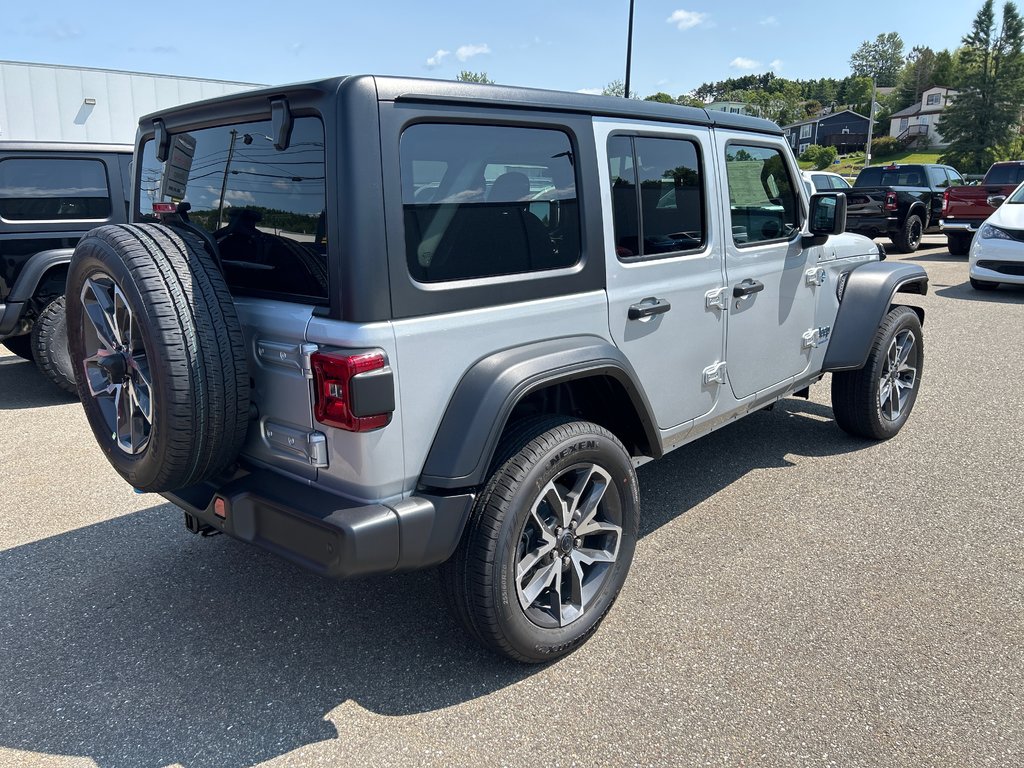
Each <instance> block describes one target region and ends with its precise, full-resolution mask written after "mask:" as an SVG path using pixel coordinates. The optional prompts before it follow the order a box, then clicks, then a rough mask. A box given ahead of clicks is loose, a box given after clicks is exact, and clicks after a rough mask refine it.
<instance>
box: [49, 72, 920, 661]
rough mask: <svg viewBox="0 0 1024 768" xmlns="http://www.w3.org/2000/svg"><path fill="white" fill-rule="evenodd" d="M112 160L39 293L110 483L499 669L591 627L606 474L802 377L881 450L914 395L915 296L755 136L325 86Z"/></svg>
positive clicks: (796, 390) (621, 110) (764, 134)
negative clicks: (408, 595)
mask: <svg viewBox="0 0 1024 768" xmlns="http://www.w3.org/2000/svg"><path fill="white" fill-rule="evenodd" d="M135 158H136V159H135V168H134V172H135V184H134V192H133V200H132V221H133V222H134V223H133V224H128V225H111V226H104V227H100V228H98V229H94V230H93V231H92V232H90V233H89V234H88V235H87V236H86V237H85V238H84V239H83V240H82V241H81V242H80V243H79V245H78V247H77V249H76V251H75V255H74V259H73V261H72V264H71V267H70V272H69V276H68V285H67V300H68V309H67V312H68V324H69V325H68V327H69V339H70V342H69V343H70V350H71V355H72V358H73V361H74V368H75V373H76V376H77V386H78V390H79V393H80V395H81V397H82V401H83V404H84V407H85V410H86V413H87V415H88V419H89V422H90V424H91V426H92V429H93V431H94V432H95V435H96V439H97V441H98V442H99V444H100V446H101V448H102V449H103V451H104V452H105V453H106V455H107V457H108V459H109V460H110V462H111V464H112V465H113V466H114V468H115V469H116V470H117V471H118V472H119V473H120V474H121V475H122V476H123V477H124V478H125V480H127V481H128V482H129V483H131V484H132V485H133V486H135V487H136V488H137V489H139V490H141V491H155V492H158V493H161V494H163V495H164V496H165V497H166V498H168V499H170V500H171V501H173V502H174V503H175V504H177V505H179V506H180V507H182V508H183V509H184V510H185V521H186V524H187V526H188V528H189V529H190V530H191V531H193V532H199V533H211V532H215V531H217V532H223V533H226V534H228V535H230V536H233V537H235V538H238V539H242V540H245V541H249V542H252V543H254V544H257V545H259V546H261V547H264V548H266V549H269V550H271V551H274V552H277V553H278V554H280V555H282V556H283V557H286V558H288V559H290V560H293V561H295V562H297V563H300V564H302V565H304V566H306V567H307V568H309V569H311V570H314V571H317V572H320V573H323V574H329V575H332V576H338V577H349V576H362V575H366V574H378V573H387V572H391V571H395V570H407V569H414V568H426V567H429V566H440V572H441V576H442V581H443V584H444V588H445V592H446V594H447V596H448V600H449V603H450V605H451V608H452V610H453V611H454V613H455V615H457V616H458V618H459V619H460V620H461V621H462V623H463V624H464V625H465V627H466V628H467V630H468V631H469V632H470V633H471V634H473V635H474V636H475V637H476V638H477V639H479V640H480V641H481V642H482V643H484V644H485V645H486V646H488V647H490V648H492V649H493V650H495V651H496V652H498V653H500V654H504V655H507V656H509V657H512V658H514V659H518V660H521V661H526V662H539V661H546V660H550V659H553V658H556V657H558V656H560V655H562V654H565V653H568V652H570V651H572V650H573V649H575V648H576V647H578V646H579V645H580V644H582V643H583V642H584V641H585V640H586V639H587V637H589V635H590V634H591V633H592V632H593V631H594V630H595V629H596V628H597V626H598V624H599V623H600V621H601V619H602V618H603V617H604V615H605V614H606V613H607V611H608V610H609V609H610V607H611V605H612V603H613V602H614V600H615V598H616V596H617V595H618V593H619V590H620V589H621V587H622V585H623V582H624V580H625V578H626V573H627V571H628V569H629V565H630V562H631V560H632V556H633V551H634V548H635V545H636V539H637V528H638V519H639V515H640V510H639V508H638V506H639V505H638V493H637V482H636V473H635V468H636V467H637V466H639V465H641V464H642V463H644V462H646V461H649V460H651V459H656V458H658V457H660V456H662V455H663V454H665V453H666V452H668V451H670V450H672V449H673V448H677V447H679V446H681V445H683V444H685V443H687V442H689V441H691V440H695V439H696V438H698V437H700V436H701V435H704V434H706V433H708V432H710V431H712V430H714V429H717V428H718V427H720V426H723V425H725V424H727V423H729V422H731V421H733V420H734V419H736V418H738V417H741V416H744V415H746V414H748V413H750V412H752V411H756V410H759V409H762V408H765V407H767V406H770V405H771V404H772V403H774V402H775V401H777V400H779V399H780V398H783V397H787V396H791V395H797V396H800V395H803V396H807V393H808V390H809V387H810V386H811V385H812V384H814V383H815V382H817V381H818V380H819V379H821V377H822V375H823V374H824V373H825V372H833V375H832V397H833V404H834V409H835V415H836V421H837V422H838V424H839V426H840V427H841V428H843V429H844V430H846V431H847V432H850V433H852V434H854V435H857V436H861V437H866V438H871V439H887V438H890V437H893V436H894V435H895V434H896V433H897V432H899V430H900V428H901V427H902V426H903V424H904V422H905V421H906V420H907V418H908V416H909V414H910V411H911V409H912V408H913V406H914V401H915V398H916V396H917V392H918V389H919V387H920V381H921V372H922V364H923V360H924V358H923V346H922V333H921V321H922V320H923V313H922V312H921V310H920V309H919V308H912V307H906V306H900V305H899V304H897V303H896V302H897V296H896V294H897V293H899V292H904V293H918V294H924V293H925V292H926V290H927V284H928V279H927V276H926V274H925V272H924V270H922V269H921V268H920V267H918V266H916V265H910V264H893V263H888V262H883V261H881V259H883V258H884V252H883V251H881V249H880V248H878V247H877V246H876V245H875V244H874V243H873V242H872V241H870V240H867V239H866V238H863V237H859V236H857V235H850V234H843V228H844V223H845V212H846V200H845V197H844V196H843V195H842V194H838V193H831V194H819V195H814V196H812V197H810V198H809V199H808V197H807V196H806V192H805V191H804V189H803V185H802V184H801V182H800V173H799V169H798V168H797V165H796V163H795V161H794V159H793V156H792V153H791V151H790V149H789V147H788V146H787V144H786V141H785V139H784V137H783V136H782V132H781V131H780V129H779V128H778V127H777V126H776V125H775V124H773V123H769V122H766V121H762V120H757V119H753V118H749V117H744V116H738V115H730V114H725V113H720V112H705V111H704V110H700V109H691V108H685V107H678V106H669V105H663V104H656V103H650V102H637V101H630V100H625V99H612V98H603V97H592V96H583V95H580V94H569V93H556V92H549V91H538V90H527V89H521V88H506V87H496V86H478V85H472V84H464V83H452V82H434V81H428V80H415V79H400V78H385V77H369V76H361V77H342V78H337V79H332V80H325V81H321V82H314V83H306V84H300V85H294V86H287V87H282V88H273V89H267V90H262V91H256V92H248V93H244V94H240V95H235V96H230V97H226V98H221V99H216V100H211V101H205V102H201V103H197V104H192V105H187V106H183V107H179V108H175V109H171V110H167V111H164V112H160V113H157V114H154V115H149V116H147V117H145V118H143V119H142V121H141V123H140V126H139V134H138V140H137V146H136V154H135Z"/></svg>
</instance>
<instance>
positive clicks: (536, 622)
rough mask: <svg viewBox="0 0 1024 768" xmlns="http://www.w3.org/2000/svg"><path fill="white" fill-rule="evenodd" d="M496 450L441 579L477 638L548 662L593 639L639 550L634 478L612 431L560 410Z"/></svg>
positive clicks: (518, 656) (498, 649)
mask: <svg viewBox="0 0 1024 768" xmlns="http://www.w3.org/2000/svg"><path fill="white" fill-rule="evenodd" d="M498 455H499V459H498V460H497V461H498V463H496V466H495V468H494V471H493V474H492V475H491V477H490V479H489V480H488V482H487V485H486V486H485V488H484V490H483V492H482V493H481V494H480V496H479V498H478V499H477V502H476V504H475V506H474V509H473V513H472V515H471V518H470V521H469V523H468V524H467V527H466V531H465V533H464V535H463V539H462V542H461V544H460V545H459V548H458V550H457V551H456V553H455V555H454V556H453V557H452V559H451V560H449V561H448V562H447V563H445V564H444V565H443V566H442V569H441V573H442V579H443V581H444V585H445V589H446V591H447V593H448V598H449V603H450V605H451V606H452V607H453V609H454V612H455V614H456V616H457V617H458V618H459V619H460V620H461V621H462V623H463V625H464V626H465V627H466V629H467V630H468V631H469V632H470V634H472V635H473V636H474V637H476V638H477V639H478V640H479V641H480V642H481V643H483V644H484V645H485V646H487V647H488V648H490V649H491V650H493V651H495V652H496V653H499V654H502V655H504V656H508V657H510V658H512V659H516V660H518V661H523V662H530V663H536V662H545V661H551V660H553V659H556V658H558V657H560V656H563V655H565V654H567V653H570V652H572V651H573V650H575V649H576V648H578V647H579V646H580V645H582V644H583V643H584V642H585V641H586V640H587V638H588V637H590V635H591V634H592V633H593V632H594V631H595V630H596V629H597V627H598V625H599V624H600V622H601V620H602V619H603V618H604V616H605V614H607V612H608V610H609V609H610V608H611V606H612V604H613V603H614V601H615V598H616V597H617V596H618V593H619V590H620V589H621V588H622V585H623V583H624V581H625V578H626V573H627V572H628V570H629V565H630V563H631V562H632V559H633V550H634V548H635V546H636V537H637V525H638V519H639V500H638V496H637V488H636V474H635V473H634V471H633V463H632V459H631V458H630V456H629V454H628V453H627V452H626V449H625V448H623V446H622V444H621V443H620V442H619V441H618V440H617V439H616V438H615V436H614V435H612V434H611V433H610V432H608V431H607V430H605V429H604V428H603V427H600V426H598V425H596V424H591V423H588V422H580V421H568V420H565V419H561V418H557V417H556V418H554V419H548V420H547V421H546V422H534V423H533V424H532V425H531V428H530V429H527V430H518V431H516V432H515V433H514V434H513V435H512V437H511V441H506V442H505V443H504V444H503V446H502V447H501V448H499V454H498ZM502 456H505V457H506V458H505V459H504V460H502V459H501V457H502Z"/></svg>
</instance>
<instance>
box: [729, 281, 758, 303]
mask: <svg viewBox="0 0 1024 768" xmlns="http://www.w3.org/2000/svg"><path fill="white" fill-rule="evenodd" d="M763 290H764V283H762V282H761V281H760V280H751V279H750V278H747V279H746V280H744V281H743V282H742V283H740V284H739V285H737V286H735V287H734V288H733V289H732V295H733V297H735V298H737V299H738V298H740V297H741V296H749V295H750V294H752V293H760V292H761V291H763Z"/></svg>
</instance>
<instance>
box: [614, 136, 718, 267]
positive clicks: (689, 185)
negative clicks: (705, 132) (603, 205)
mask: <svg viewBox="0 0 1024 768" xmlns="http://www.w3.org/2000/svg"><path fill="white" fill-rule="evenodd" d="M701 165H702V164H701V159H700V153H699V151H698V148H697V145H696V144H695V143H694V142H692V141H690V140H688V139H655V138H648V137H629V136H613V137H612V138H610V139H609V140H608V171H609V174H610V176H611V189H612V218H613V221H614V226H615V252H616V255H618V257H619V258H620V259H630V258H642V257H645V256H660V255H664V254H669V253H679V252H680V251H692V250H695V249H699V248H701V247H703V245H704V243H705V239H706V231H705V230H706V227H705V213H704V210H705V205H704V178H703V170H702V167H701Z"/></svg>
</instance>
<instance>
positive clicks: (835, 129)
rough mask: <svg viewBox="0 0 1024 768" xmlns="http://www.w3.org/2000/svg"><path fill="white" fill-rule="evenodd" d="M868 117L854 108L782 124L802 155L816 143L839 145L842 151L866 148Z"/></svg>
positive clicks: (843, 152)
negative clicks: (790, 123)
mask: <svg viewBox="0 0 1024 768" xmlns="http://www.w3.org/2000/svg"><path fill="white" fill-rule="evenodd" d="M868 123H869V120H868V118H866V117H864V115H861V114H859V113H857V112H854V111H853V110H851V109H844V110H842V111H841V112H833V113H830V114H827V115H819V116H818V117H809V118H807V119H806V120H801V121H800V122H798V123H793V124H792V125H784V126H782V130H783V131H784V132H785V134H786V140H787V141H788V142H789V145H790V146H791V147H792V148H793V151H794V152H795V153H796V154H797V155H798V156H799V155H801V154H803V152H804V150H805V149H807V148H808V147H809V146H811V145H812V144H818V145H819V146H822V147H835V148H836V150H837V151H838V152H839V153H840V154H846V153H848V152H855V151H857V150H862V149H864V147H865V145H866V144H867V142H868Z"/></svg>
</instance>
